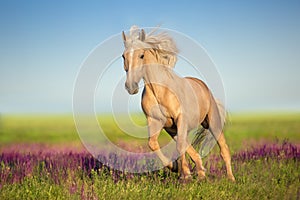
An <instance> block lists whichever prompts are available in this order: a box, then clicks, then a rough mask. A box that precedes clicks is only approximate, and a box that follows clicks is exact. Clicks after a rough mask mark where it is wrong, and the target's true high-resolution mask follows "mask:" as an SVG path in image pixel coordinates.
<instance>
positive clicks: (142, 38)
mask: <svg viewBox="0 0 300 200" xmlns="http://www.w3.org/2000/svg"><path fill="white" fill-rule="evenodd" d="M145 38H146V34H145V30H144V29H142V30H141V32H140V40H141V41H144V40H145Z"/></svg>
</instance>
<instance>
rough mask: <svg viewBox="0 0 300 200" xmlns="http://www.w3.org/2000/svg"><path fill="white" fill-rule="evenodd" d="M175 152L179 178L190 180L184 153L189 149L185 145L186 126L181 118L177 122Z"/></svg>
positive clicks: (186, 144)
mask: <svg viewBox="0 0 300 200" xmlns="http://www.w3.org/2000/svg"><path fill="white" fill-rule="evenodd" d="M177 130H178V131H177V151H178V153H179V155H180V161H181V162H180V165H181V166H180V178H181V179H190V178H191V177H192V176H191V171H190V168H189V166H188V163H187V161H186V158H185V153H186V151H187V149H188V147H189V145H188V143H187V126H186V123H184V121H183V119H182V116H180V117H179V118H178V120H177Z"/></svg>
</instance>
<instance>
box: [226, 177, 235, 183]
mask: <svg viewBox="0 0 300 200" xmlns="http://www.w3.org/2000/svg"><path fill="white" fill-rule="evenodd" d="M227 178H228V179H229V180H230V181H231V182H233V183H234V182H235V178H234V176H233V175H228V177H227Z"/></svg>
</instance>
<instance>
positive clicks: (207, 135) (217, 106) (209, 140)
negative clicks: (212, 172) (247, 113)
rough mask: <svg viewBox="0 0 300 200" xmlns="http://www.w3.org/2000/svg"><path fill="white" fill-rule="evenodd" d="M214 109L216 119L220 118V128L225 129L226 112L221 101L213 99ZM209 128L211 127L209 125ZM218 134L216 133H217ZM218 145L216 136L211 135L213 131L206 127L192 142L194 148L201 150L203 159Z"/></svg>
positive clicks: (201, 129) (200, 129)
mask: <svg viewBox="0 0 300 200" xmlns="http://www.w3.org/2000/svg"><path fill="white" fill-rule="evenodd" d="M211 103H212V107H213V108H214V111H215V112H214V113H215V115H214V117H216V118H219V125H220V128H221V129H223V127H224V125H225V122H226V114H227V113H226V110H225V107H224V105H223V104H222V102H221V101H220V100H216V99H214V98H213V97H212V102H211ZM208 126H210V125H209V124H208ZM215 134H216V133H215ZM215 144H216V135H214V134H213V133H211V131H210V130H209V129H208V128H207V127H206V128H204V127H200V128H199V129H197V131H196V132H195V137H194V139H193V142H192V146H193V147H195V148H197V149H199V153H200V155H201V157H205V156H206V155H207V154H208V153H209V152H210V150H211V149H212V148H213V147H214V145H215Z"/></svg>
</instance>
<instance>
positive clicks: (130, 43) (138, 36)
mask: <svg viewBox="0 0 300 200" xmlns="http://www.w3.org/2000/svg"><path fill="white" fill-rule="evenodd" d="M157 30H158V28H155V29H153V30H152V31H151V32H150V33H148V34H146V33H145V32H144V30H140V29H139V27H138V26H132V27H131V28H130V33H129V35H127V36H125V35H124V36H123V37H126V39H125V40H124V46H125V49H130V48H133V49H153V50H155V51H156V52H157V53H158V54H159V56H160V58H161V59H164V60H165V61H166V63H165V64H167V65H168V66H170V67H174V66H175V64H176V61H177V53H178V49H177V47H176V43H175V42H174V40H173V39H172V38H171V37H170V35H168V34H167V33H166V32H162V33H157V34H155V33H156V32H157Z"/></svg>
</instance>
